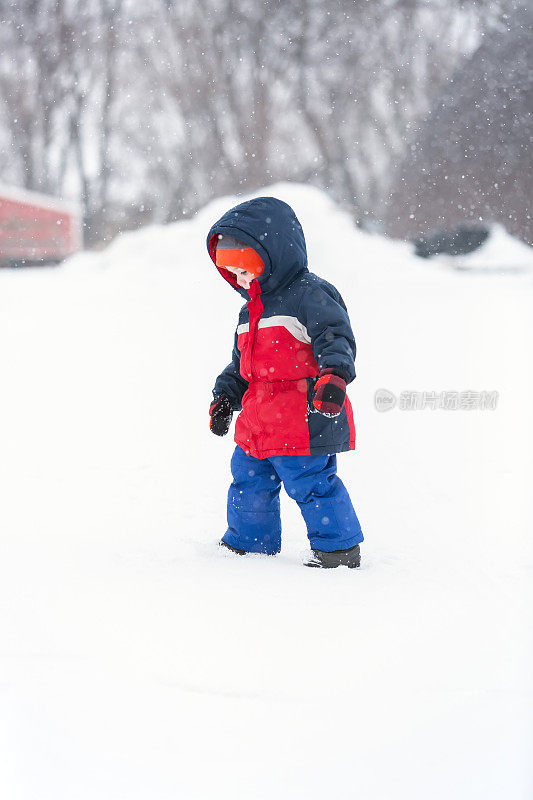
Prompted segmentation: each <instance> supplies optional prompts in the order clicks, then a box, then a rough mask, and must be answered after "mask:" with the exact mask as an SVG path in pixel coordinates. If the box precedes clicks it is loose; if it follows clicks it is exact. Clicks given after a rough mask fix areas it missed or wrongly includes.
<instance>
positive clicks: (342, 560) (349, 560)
mask: <svg viewBox="0 0 533 800" xmlns="http://www.w3.org/2000/svg"><path fill="white" fill-rule="evenodd" d="M360 563H361V553H360V552H359V545H358V544H356V545H354V546H353V547H349V548H348V549H347V550H333V551H332V552H331V553H326V552H325V551H324V550H311V556H310V557H309V558H308V559H307V561H304V564H305V566H306V567H320V568H322V569H334V568H335V567H351V568H353V567H358V566H359V564H360Z"/></svg>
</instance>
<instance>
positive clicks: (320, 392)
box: [313, 369, 346, 417]
mask: <svg viewBox="0 0 533 800" xmlns="http://www.w3.org/2000/svg"><path fill="white" fill-rule="evenodd" d="M345 398H346V381H345V380H344V378H341V376H340V375H337V373H335V372H334V371H333V370H332V369H322V370H320V372H319V373H318V380H317V382H316V383H315V396H314V397H313V405H314V407H315V408H316V410H317V411H320V413H321V414H324V416H325V417H338V416H339V414H340V413H341V411H342V407H343V405H344V400H345Z"/></svg>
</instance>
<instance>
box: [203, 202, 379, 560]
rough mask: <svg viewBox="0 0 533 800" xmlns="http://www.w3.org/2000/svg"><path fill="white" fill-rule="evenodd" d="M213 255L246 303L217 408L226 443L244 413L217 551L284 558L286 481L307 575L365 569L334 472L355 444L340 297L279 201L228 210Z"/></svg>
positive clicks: (215, 425)
mask: <svg viewBox="0 0 533 800" xmlns="http://www.w3.org/2000/svg"><path fill="white" fill-rule="evenodd" d="M207 248H208V250H209V255H210V256H211V258H212V260H213V261H214V263H215V265H216V267H217V269H218V271H219V272H220V274H221V275H222V277H223V278H224V279H225V280H226V281H227V282H228V283H229V284H231V286H233V288H234V289H235V290H236V291H237V292H239V294H240V295H241V296H242V297H244V298H245V300H246V301H247V302H246V303H245V305H244V306H243V307H242V309H241V311H240V314H239V324H238V327H237V330H236V332H235V341H234V347H233V357H232V360H231V363H230V364H228V366H227V367H226V368H225V369H224V370H223V371H222V372H221V374H220V375H219V376H218V378H217V379H216V382H215V387H214V390H213V401H212V403H211V406H210V409H209V412H210V428H211V430H212V432H213V433H215V434H216V435H217V436H224V435H225V434H226V433H227V432H228V430H229V426H230V422H231V418H232V414H233V412H234V411H239V410H240V414H239V416H238V417H237V422H236V425H235V442H236V444H237V447H236V448H235V452H234V454H233V457H232V460H231V471H232V475H233V482H232V484H231V486H230V489H229V493H228V529H227V531H226V533H225V534H224V536H223V538H222V540H221V542H220V544H221V545H222V546H224V547H226V548H228V549H230V550H232V551H234V552H236V553H240V554H244V553H268V554H275V553H278V552H279V551H280V548H281V519H280V501H279V492H280V489H281V484H282V483H283V484H284V487H285V489H286V491H287V493H288V495H289V496H290V497H292V498H294V500H296V502H297V503H298V505H299V507H300V510H301V512H302V515H303V518H304V520H305V523H306V526H307V532H308V536H309V541H310V543H311V548H312V555H311V557H310V558H309V559H308V560H307V562H306V564H307V566H312V567H326V568H329V567H338V566H340V565H346V566H348V567H358V566H359V562H360V554H359V543H360V542H362V541H363V534H362V532H361V526H360V524H359V520H358V519H357V515H356V513H355V511H354V508H353V506H352V503H351V500H350V497H349V495H348V492H347V490H346V488H345V486H344V485H343V483H342V481H341V480H340V479H339V478H338V476H337V474H336V467H337V464H336V455H335V454H336V453H340V452H343V451H346V450H353V449H354V447H355V429H354V424H353V416H352V407H351V404H350V401H349V399H348V397H347V396H346V384H347V383H350V382H351V381H352V380H353V379H354V377H355V369H354V358H355V341H354V337H353V333H352V329H351V326H350V320H349V318H348V314H347V311H346V306H345V305H344V302H343V299H342V297H341V296H340V294H339V292H338V291H337V289H335V287H334V286H332V285H331V284H330V283H327V281H325V280H323V279H322V278H319V277H318V276H317V275H314V274H313V273H312V272H309V270H308V268H307V253H306V248H305V239H304V234H303V230H302V227H301V225H300V223H299V221H298V219H297V218H296V215H295V213H294V211H293V210H292V208H291V207H290V206H288V205H287V204H286V203H284V202H282V201H281V200H277V199H276V198H274V197H259V198H256V199H254V200H250V201H248V202H245V203H241V204H240V205H238V206H236V207H235V208H232V209H231V210H230V211H228V212H226V214H224V215H223V216H222V217H221V218H220V219H219V220H218V222H216V223H215V224H214V225H213V227H212V228H211V230H210V231H209V234H208V237H207Z"/></svg>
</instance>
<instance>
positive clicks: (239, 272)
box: [224, 267, 255, 289]
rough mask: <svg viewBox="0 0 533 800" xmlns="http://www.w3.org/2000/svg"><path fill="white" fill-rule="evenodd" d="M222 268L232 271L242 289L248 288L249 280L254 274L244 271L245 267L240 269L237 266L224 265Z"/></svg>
mask: <svg viewBox="0 0 533 800" xmlns="http://www.w3.org/2000/svg"><path fill="white" fill-rule="evenodd" d="M224 269H227V270H228V272H233V274H234V275H235V277H236V278H237V283H238V284H239V286H242V288H243V289H249V288H250V284H251V282H252V281H253V279H254V278H255V275H252V273H251V272H246V270H245V269H240V268H239V267H224Z"/></svg>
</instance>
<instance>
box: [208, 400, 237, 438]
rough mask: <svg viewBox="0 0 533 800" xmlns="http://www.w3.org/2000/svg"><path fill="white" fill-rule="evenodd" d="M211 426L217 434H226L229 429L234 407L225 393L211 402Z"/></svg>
mask: <svg viewBox="0 0 533 800" xmlns="http://www.w3.org/2000/svg"><path fill="white" fill-rule="evenodd" d="M209 414H210V415H211V417H210V420H209V427H210V428H211V430H212V431H213V433H214V434H215V435H216V436H225V435H226V434H227V432H228V431H229V426H230V423H231V417H232V415H233V408H232V407H231V403H230V401H229V400H228V398H227V397H226V396H225V395H222V397H219V398H218V400H215V401H214V402H213V403H211V406H210V408H209Z"/></svg>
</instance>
